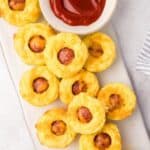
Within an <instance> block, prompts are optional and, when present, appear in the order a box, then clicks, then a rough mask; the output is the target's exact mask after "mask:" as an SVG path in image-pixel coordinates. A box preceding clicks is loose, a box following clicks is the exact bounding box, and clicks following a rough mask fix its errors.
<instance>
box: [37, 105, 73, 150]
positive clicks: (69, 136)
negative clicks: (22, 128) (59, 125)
mask: <svg viewBox="0 0 150 150" xmlns="http://www.w3.org/2000/svg"><path fill="white" fill-rule="evenodd" d="M57 120H62V121H63V122H64V123H65V124H66V131H65V132H64V134H63V135H56V134H54V133H53V132H52V131H51V124H52V123H53V122H55V121H57ZM36 130H37V136H38V138H39V141H40V143H41V144H43V145H45V146H47V147H49V148H64V147H66V146H68V145H69V144H71V142H72V141H73V140H74V138H75V136H76V133H75V132H74V131H72V129H71V128H70V126H69V124H68V117H67V114H66V111H65V110H64V109H62V108H57V109H52V110H49V111H47V112H46V113H45V114H44V115H43V116H42V117H41V118H40V120H39V121H38V122H37V124H36Z"/></svg>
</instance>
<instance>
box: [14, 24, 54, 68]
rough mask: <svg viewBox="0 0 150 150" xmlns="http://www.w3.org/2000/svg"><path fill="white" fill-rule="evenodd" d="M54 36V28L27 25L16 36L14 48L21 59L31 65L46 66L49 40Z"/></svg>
mask: <svg viewBox="0 0 150 150" xmlns="http://www.w3.org/2000/svg"><path fill="white" fill-rule="evenodd" d="M53 34H54V31H53V30H52V28H51V27H50V26H49V25H47V24H44V23H32V24H28V25H25V26H23V27H21V28H19V30H18V31H17V33H16V34H15V36H14V46H15V49H16V51H17V53H18V55H19V56H20V57H21V59H22V60H23V61H24V62H25V63H26V64H29V65H44V64H45V60H44V54H43V52H44V51H45V47H46V45H47V40H48V38H49V37H51V36H52V35H53Z"/></svg>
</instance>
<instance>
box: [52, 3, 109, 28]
mask: <svg viewBox="0 0 150 150" xmlns="http://www.w3.org/2000/svg"><path fill="white" fill-rule="evenodd" d="M105 2H106V0H50V6H51V8H52V10H53V12H54V14H55V15H56V16H57V17H58V18H60V19H61V20H62V21H64V22H65V23H67V24H69V25H72V26H78V25H84V26H87V25H89V24H91V23H93V22H95V21H96V20H97V19H98V18H99V17H100V16H101V14H102V12H103V9H104V7H105Z"/></svg>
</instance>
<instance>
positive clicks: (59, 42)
mask: <svg viewBox="0 0 150 150" xmlns="http://www.w3.org/2000/svg"><path fill="white" fill-rule="evenodd" d="M44 54H45V60H46V64H47V66H48V68H49V69H50V70H51V71H52V72H53V73H54V74H55V75H56V76H57V77H59V78H66V77H70V76H73V75H74V74H76V73H77V72H79V71H80V70H81V69H82V67H83V66H84V64H85V62H86V60H87V58H88V51H87V48H86V46H85V44H84V43H83V42H82V41H81V39H80V38H79V37H78V36H77V35H75V34H72V33H59V34H57V35H56V36H53V37H52V38H50V39H49V40H48V42H47V45H46V50H45V52H44Z"/></svg>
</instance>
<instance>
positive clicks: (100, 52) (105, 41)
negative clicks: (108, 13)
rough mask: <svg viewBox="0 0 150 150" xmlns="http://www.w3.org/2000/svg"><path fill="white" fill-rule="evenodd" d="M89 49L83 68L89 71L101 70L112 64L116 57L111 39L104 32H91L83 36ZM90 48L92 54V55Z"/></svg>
mask: <svg viewBox="0 0 150 150" xmlns="http://www.w3.org/2000/svg"><path fill="white" fill-rule="evenodd" d="M84 42H85V44H86V46H87V48H88V49H89V57H88V60H87V62H86V64H85V66H84V67H85V69H87V70H88V71H91V72H102V71H104V70H106V69H107V68H108V67H110V66H111V65H112V63H113V62H114V60H115V58H116V48H115V44H114V42H113V41H112V39H111V38H110V37H109V36H108V35H106V34H104V33H99V32H97V33H93V34H91V35H88V36H87V37H85V38H84ZM92 49H93V50H94V54H93V55H92V52H91V51H92Z"/></svg>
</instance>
